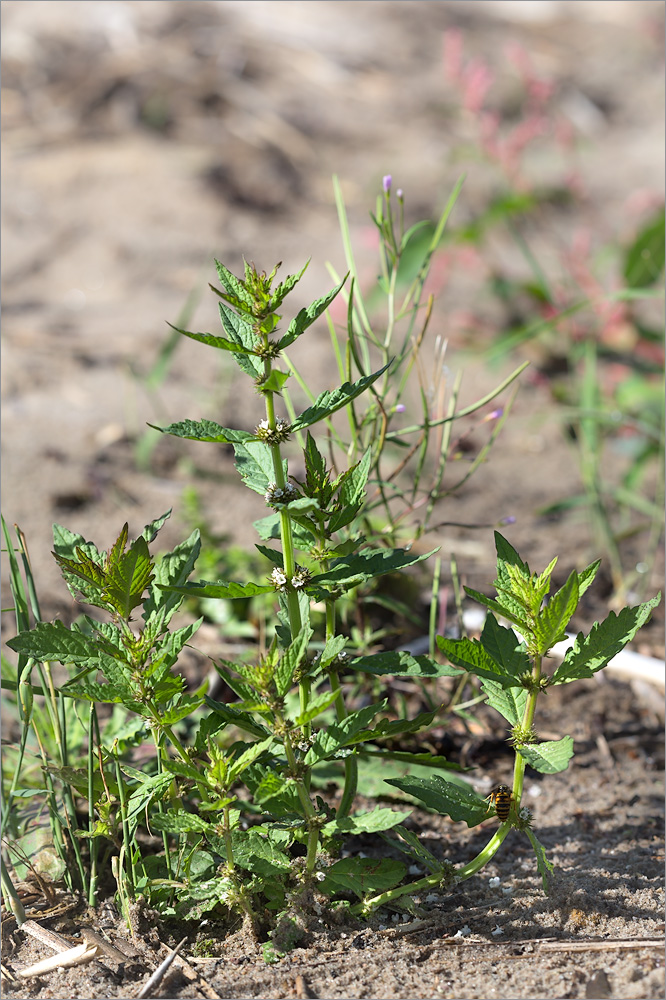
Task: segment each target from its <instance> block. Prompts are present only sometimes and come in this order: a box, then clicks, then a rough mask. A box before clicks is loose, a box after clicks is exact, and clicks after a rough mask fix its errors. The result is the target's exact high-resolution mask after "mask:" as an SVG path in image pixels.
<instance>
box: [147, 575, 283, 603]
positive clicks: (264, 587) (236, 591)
mask: <svg viewBox="0 0 666 1000" xmlns="http://www.w3.org/2000/svg"><path fill="white" fill-rule="evenodd" d="M162 589H163V590H166V591H168V592H169V593H172V592H173V593H176V594H185V596H186V597H216V598H220V599H222V600H225V601H234V600H236V599H237V598H240V597H255V596H256V595H257V594H268V593H270V591H272V590H273V589H274V588H273V586H272V585H271V584H270V583H266V584H260V583H230V582H226V583H225V581H224V580H220V581H218V582H217V583H207V582H206V581H205V580H200V581H199V582H198V583H188V584H187V585H186V586H184V587H172V586H166V587H163V588H162Z"/></svg>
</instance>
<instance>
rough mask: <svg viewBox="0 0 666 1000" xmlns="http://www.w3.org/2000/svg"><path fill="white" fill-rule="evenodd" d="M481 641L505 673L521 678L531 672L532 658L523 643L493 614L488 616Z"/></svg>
mask: <svg viewBox="0 0 666 1000" xmlns="http://www.w3.org/2000/svg"><path fill="white" fill-rule="evenodd" d="M480 641H481V645H482V646H483V647H484V649H485V650H486V652H487V653H489V654H490V656H491V657H492V658H493V660H494V661H495V663H497V664H498V665H499V666H500V667H501V668H502V671H503V673H505V674H509V675H511V676H512V677H520V676H521V674H524V673H525V672H526V671H529V669H530V666H531V663H530V658H529V656H528V655H527V651H526V649H525V647H524V645H523V643H521V641H520V639H518V638H517V636H516V634H515V632H514V631H513V629H510V628H505V627H504V626H503V625H500V624H499V622H498V621H497V619H496V618H495V616H494V615H493V614H492V613H491V614H489V615H487V616H486V620H485V623H484V626H483V631H482V633H481V640H480Z"/></svg>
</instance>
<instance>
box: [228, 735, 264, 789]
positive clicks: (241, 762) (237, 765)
mask: <svg viewBox="0 0 666 1000" xmlns="http://www.w3.org/2000/svg"><path fill="white" fill-rule="evenodd" d="M274 743H275V737H274V736H269V737H268V738H267V739H265V740H260V741H259V742H258V743H252V744H251V745H250V746H249V747H248V748H247V750H244V751H243V753H242V754H240V756H239V757H235V758H234V759H233V760H232V761H230V762H229V769H228V772H227V778H228V785H229V787H231V785H232V784H233V783H234V781H236V780H237V779H238V777H239V775H241V774H242V773H243V771H245V769H246V768H248V767H249V766H250V765H251V764H254V762H255V761H256V760H258V759H259V757H261V755H262V753H265V752H266V750H269V749H270V748H271V747H272V745H273V744H274Z"/></svg>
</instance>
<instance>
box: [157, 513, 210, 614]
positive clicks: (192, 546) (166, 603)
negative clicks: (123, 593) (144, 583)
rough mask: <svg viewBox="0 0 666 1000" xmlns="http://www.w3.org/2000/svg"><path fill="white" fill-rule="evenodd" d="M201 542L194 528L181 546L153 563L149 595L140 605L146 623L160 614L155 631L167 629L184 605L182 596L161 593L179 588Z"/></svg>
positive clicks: (198, 550)
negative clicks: (172, 618)
mask: <svg viewBox="0 0 666 1000" xmlns="http://www.w3.org/2000/svg"><path fill="white" fill-rule="evenodd" d="M200 551H201V539H200V537H199V529H198V528H197V529H196V530H195V531H193V532H192V534H191V535H190V536H189V538H187V539H186V540H185V541H184V542H181V543H180V545H177V546H176V548H175V549H173V550H172V551H171V552H167V553H165V554H164V555H163V556H162V557H161V558H160V559H158V560H157V562H156V563H155V566H154V569H153V573H154V578H153V582H152V584H151V587H150V594H149V596H148V598H147V599H146V600H145V601H144V602H143V618H145V620H146V622H151V623H152V622H153V621H156V619H157V616H158V614H159V624H158V625H157V627H158V631H159V630H160V629H161V628H162V627H166V625H167V624H168V623H169V621H170V619H171V617H172V615H173V614H174V613H175V612H176V611H177V610H178V608H179V607H180V605H181V604H182V602H183V596H182V595H180V594H177V593H176V592H175V591H171V592H169V591H167V590H164V589H163V588H164V587H169V586H173V587H182V586H184V585H185V581H186V580H187V578H188V577H189V575H190V573H191V572H192V570H193V569H194V564H195V563H196V561H197V559H198V557H199V552H200Z"/></svg>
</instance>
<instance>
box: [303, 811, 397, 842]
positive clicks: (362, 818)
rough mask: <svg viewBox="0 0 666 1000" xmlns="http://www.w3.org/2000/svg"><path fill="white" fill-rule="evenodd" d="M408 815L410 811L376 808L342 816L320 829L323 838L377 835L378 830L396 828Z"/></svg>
mask: <svg viewBox="0 0 666 1000" xmlns="http://www.w3.org/2000/svg"><path fill="white" fill-rule="evenodd" d="M409 815H411V810H410V811H409V812H406V813H403V812H397V811H396V810H394V809H388V808H386V807H383V806H378V807H377V808H376V809H373V810H372V811H371V812H366V813H356V814H355V815H354V816H342V817H340V818H338V819H333V820H331V821H330V822H329V823H326V824H325V826H324V827H323V828H322V833H323V834H324V836H325V837H334V836H336V835H338V834H343V833H344V834H349V835H351V834H357V833H378V832H379V831H380V830H390V829H391V827H394V826H397V825H398V823H401V822H402V821H403V819H407V817H408V816H409Z"/></svg>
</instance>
